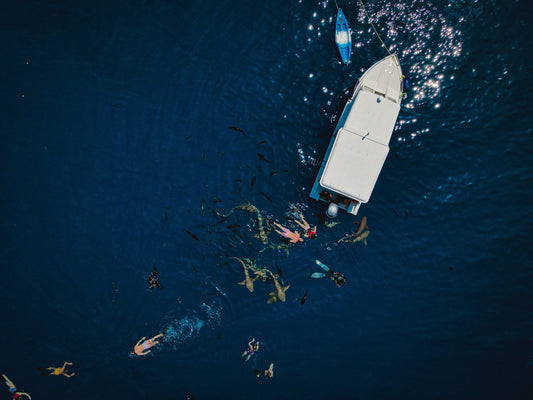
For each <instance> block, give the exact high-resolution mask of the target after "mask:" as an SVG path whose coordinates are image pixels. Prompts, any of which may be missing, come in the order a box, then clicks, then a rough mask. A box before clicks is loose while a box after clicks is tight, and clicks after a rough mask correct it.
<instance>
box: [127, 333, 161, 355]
mask: <svg viewBox="0 0 533 400" xmlns="http://www.w3.org/2000/svg"><path fill="white" fill-rule="evenodd" d="M160 337H163V338H164V337H165V335H164V334H162V333H160V334H159V335H157V336H154V337H153V338H151V339H148V340H144V339H146V337H143V338H142V339H141V340H139V341H138V342H137V344H136V345H135V347H134V348H133V351H132V352H131V354H137V355H138V356H145V355H147V354H148V353H150V352H151V351H152V350H149V349H150V347H153V346H155V345H156V344H158V343H159V342H160V341H159V340H157V339H158V338H160ZM141 342H142V343H141Z"/></svg>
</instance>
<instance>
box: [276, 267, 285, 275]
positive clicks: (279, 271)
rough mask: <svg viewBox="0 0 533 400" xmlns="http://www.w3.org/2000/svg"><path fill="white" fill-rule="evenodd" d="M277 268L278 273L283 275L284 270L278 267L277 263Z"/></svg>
mask: <svg viewBox="0 0 533 400" xmlns="http://www.w3.org/2000/svg"><path fill="white" fill-rule="evenodd" d="M276 269H277V270H278V275H279V276H283V271H282V270H281V269H280V267H278V264H276Z"/></svg>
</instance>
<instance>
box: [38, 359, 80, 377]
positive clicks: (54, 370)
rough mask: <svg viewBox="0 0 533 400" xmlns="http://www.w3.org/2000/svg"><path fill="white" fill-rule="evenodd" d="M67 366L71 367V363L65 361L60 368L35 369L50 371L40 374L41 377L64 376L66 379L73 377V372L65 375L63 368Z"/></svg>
mask: <svg viewBox="0 0 533 400" xmlns="http://www.w3.org/2000/svg"><path fill="white" fill-rule="evenodd" d="M67 365H72V363H71V362H68V361H65V363H64V364H63V366H62V367H61V368H56V367H48V368H43V367H38V368H37V369H39V370H41V371H52V372H41V375H57V376H59V375H64V376H66V377H67V378H70V377H71V376H74V375H75V374H74V372H73V373H72V374H70V375H69V374H67V373H66V372H65V367H66V366H67Z"/></svg>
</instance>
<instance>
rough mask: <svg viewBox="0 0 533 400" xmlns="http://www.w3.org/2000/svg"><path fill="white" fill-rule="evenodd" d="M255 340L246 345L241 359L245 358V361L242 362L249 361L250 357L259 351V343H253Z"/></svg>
mask: <svg viewBox="0 0 533 400" xmlns="http://www.w3.org/2000/svg"><path fill="white" fill-rule="evenodd" d="M254 341H255V338H254V339H252V340H250V342H249V343H248V349H247V350H245V351H244V353H242V356H241V357H246V359H245V360H244V361H248V360H249V359H250V357H251V356H253V355H254V353H255V352H256V351H257V350H259V342H257V341H256V342H255V343H254Z"/></svg>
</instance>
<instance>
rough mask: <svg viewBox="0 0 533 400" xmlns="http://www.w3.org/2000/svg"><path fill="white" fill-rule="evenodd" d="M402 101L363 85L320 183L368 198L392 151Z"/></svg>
mask: <svg viewBox="0 0 533 400" xmlns="http://www.w3.org/2000/svg"><path fill="white" fill-rule="evenodd" d="M399 112H400V104H399V101H398V102H396V101H395V100H394V99H391V98H387V96H386V93H376V92H374V91H368V89H367V88H366V87H364V86H363V87H362V88H361V89H360V90H359V91H358V93H357V95H356V97H355V99H354V100H353V104H352V107H351V110H350V113H349V115H348V118H347V119H346V122H345V123H344V126H343V127H342V128H340V129H339V131H338V132H337V136H336V138H335V142H334V144H333V147H332V149H331V153H330V155H329V158H328V161H327V163H326V166H325V168H324V172H323V174H322V177H321V179H320V185H321V186H323V187H324V188H326V189H329V190H332V191H334V192H336V193H340V194H342V195H344V196H347V197H349V198H352V199H356V200H358V201H360V202H362V203H366V202H368V200H369V199H370V195H371V194H372V191H373V190H374V186H375V184H376V181H377V179H378V176H379V173H380V172H381V168H382V167H383V164H384V163H385V159H386V158H387V154H388V152H389V141H390V138H391V136H392V132H393V130H394V125H395V124H396V119H397V117H398V113H399Z"/></svg>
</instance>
